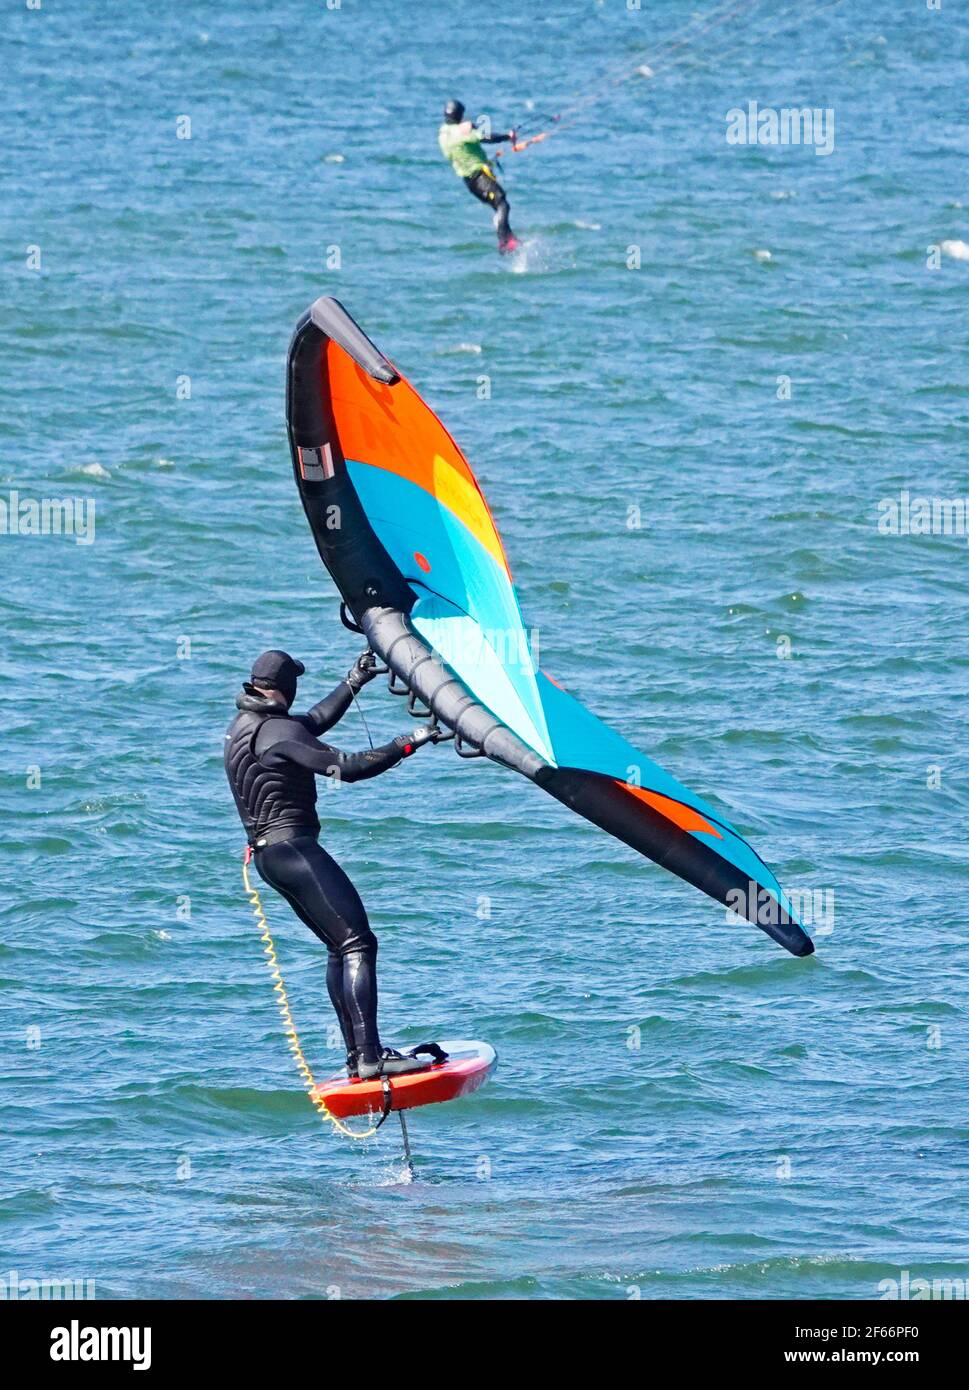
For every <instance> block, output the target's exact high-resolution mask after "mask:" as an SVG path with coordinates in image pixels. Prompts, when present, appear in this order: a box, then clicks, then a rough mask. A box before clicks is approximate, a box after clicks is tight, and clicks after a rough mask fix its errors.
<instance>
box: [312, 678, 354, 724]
mask: <svg viewBox="0 0 969 1390" xmlns="http://www.w3.org/2000/svg"><path fill="white" fill-rule="evenodd" d="M352 700H353V691H352V690H351V688H350V682H349V681H345V680H344V681H341V682H340V684H339V685H338V686H337V687H336V689H335V690H331V691H330V693H329V695H324V696H323V699H322V700H318V701H317V702H316V704H315V705H314V706H313V708H312V709H308V710H307V711H306V713H305V714H304V715H303V718H304V719H305V720H306V722H307V724H308V725H309V727H310V730H311V732H312V733H314V734H325V733H326V731H327V729H332V728H333V725H334V724H339V722H340V720H341V719H342V718H343V716H344V715H345V714H346V712H347V710H348V709H349V708H350V704H351V701H352Z"/></svg>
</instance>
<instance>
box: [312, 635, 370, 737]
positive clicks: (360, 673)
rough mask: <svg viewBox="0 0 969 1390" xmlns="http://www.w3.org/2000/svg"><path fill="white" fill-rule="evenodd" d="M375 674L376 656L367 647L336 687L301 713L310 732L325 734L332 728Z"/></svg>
mask: <svg viewBox="0 0 969 1390" xmlns="http://www.w3.org/2000/svg"><path fill="white" fill-rule="evenodd" d="M376 674H377V658H376V657H375V656H374V654H373V652H372V651H370V650H369V648H368V650H367V651H365V652H361V654H360V655H359V656H358V657H357V659H356V661H355V662H354V663H353V665H352V666H351V667H350V669H349V671H348V672H347V674H346V677H345V679H344V680H342V681H341V682H340V684H339V685H338V686H337V687H336V689H335V690H331V691H330V693H329V695H324V697H323V699H322V700H318V701H317V703H316V704H315V705H314V706H313V708H312V709H310V710H307V711H306V713H305V714H304V715H303V718H304V720H306V722H307V724H308V726H309V730H310V732H311V733H313V734H325V733H326V731H327V729H332V728H333V725H334V724H339V722H340V720H341V719H342V718H343V716H344V715H345V714H346V712H347V710H348V709H349V708H350V703H351V701H352V700H353V697H354V695H356V693H357V691H358V690H360V689H362V687H363V686H365V685H366V684H367V683H368V682H369V681H372V680H373V678H374V676H375V675H376Z"/></svg>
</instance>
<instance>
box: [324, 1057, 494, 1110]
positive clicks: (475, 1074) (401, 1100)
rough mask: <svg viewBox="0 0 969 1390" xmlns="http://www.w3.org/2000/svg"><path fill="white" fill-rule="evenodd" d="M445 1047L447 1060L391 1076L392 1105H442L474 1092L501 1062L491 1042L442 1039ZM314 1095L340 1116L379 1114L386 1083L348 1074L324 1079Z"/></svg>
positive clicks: (409, 1107) (405, 1106)
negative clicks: (349, 1076)
mask: <svg viewBox="0 0 969 1390" xmlns="http://www.w3.org/2000/svg"><path fill="white" fill-rule="evenodd" d="M441 1047H442V1048H443V1049H444V1051H445V1052H446V1053H447V1054H448V1060H447V1061H446V1062H442V1063H440V1064H439V1065H438V1066H433V1067H429V1068H428V1069H427V1071H419V1072H412V1073H411V1074H410V1075H409V1076H392V1077H390V1078H389V1082H390V1092H391V1095H392V1097H393V1105H392V1109H394V1110H413V1109H414V1108H415V1107H416V1106H418V1105H438V1104H440V1103H441V1102H442V1101H445V1100H457V1098H458V1096H467V1095H470V1094H471V1092H472V1091H476V1090H477V1089H478V1087H479V1086H483V1085H484V1083H485V1082H486V1081H487V1080H488V1077H489V1076H490V1075H491V1073H492V1072H493V1071H494V1069H495V1067H496V1066H497V1065H498V1058H497V1056H496V1054H495V1050H494V1048H493V1047H489V1045H488V1044H487V1043H482V1042H465V1041H463V1040H462V1041H459V1042H442V1043H441ZM313 1096H314V1098H316V1099H317V1100H322V1101H323V1103H324V1105H325V1106H326V1108H327V1110H329V1112H330V1114H331V1115H335V1116H336V1118H337V1119H338V1120H345V1119H348V1118H349V1117H350V1116H352V1115H367V1114H378V1115H379V1114H380V1112H381V1110H382V1109H383V1105H384V1091H383V1086H382V1085H381V1083H380V1082H379V1081H357V1080H353V1081H351V1080H349V1079H348V1078H347V1077H346V1076H337V1077H334V1078H333V1079H332V1080H331V1081H321V1082H320V1084H319V1085H318V1086H314V1088H313Z"/></svg>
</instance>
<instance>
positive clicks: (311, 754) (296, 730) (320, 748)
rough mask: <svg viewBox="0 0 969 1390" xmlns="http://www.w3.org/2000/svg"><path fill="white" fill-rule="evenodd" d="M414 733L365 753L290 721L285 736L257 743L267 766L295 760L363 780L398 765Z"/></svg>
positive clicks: (336, 775)
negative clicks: (345, 749)
mask: <svg viewBox="0 0 969 1390" xmlns="http://www.w3.org/2000/svg"><path fill="white" fill-rule="evenodd" d="M414 746H415V745H414V743H413V740H412V738H411V736H410V735H404V734H402V735H400V736H399V737H398V738H395V739H392V740H391V742H390V743H385V744H384V745H383V746H382V747H381V748H367V749H365V750H364V751H363V752H362V753H344V752H343V750H342V749H340V748H334V747H333V745H332V744H329V743H322V742H321V741H320V740H319V739H317V738H314V737H313V735H312V734H311V733H310V732H309V730H308V729H306V728H303V727H300V726H299V725H298V724H297V725H295V726H294V725H293V724H290V725H289V726H288V727H287V729H286V731H285V737H284V738H281V739H280V740H279V741H278V742H277V743H272V744H270V745H269V747H268V748H265V749H264V748H260V747H258V746H257V755H258V757H259V761H260V762H261V763H262V764H263V766H264V767H280V766H281V765H283V764H285V763H293V764H295V765H296V767H304V768H307V769H308V770H309V771H310V772H315V773H316V774H317V776H318V777H334V778H336V779H338V780H339V781H341V782H362V781H365V780H366V779H367V778H368V777H377V776H378V775H379V774H380V773H381V772H386V771H388V769H389V768H392V767H396V766H397V764H398V763H399V762H400V760H401V759H402V758H406V757H407V755H408V753H409V752H413V749H414Z"/></svg>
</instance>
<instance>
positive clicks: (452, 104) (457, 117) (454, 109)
mask: <svg viewBox="0 0 969 1390" xmlns="http://www.w3.org/2000/svg"><path fill="white" fill-rule="evenodd" d="M444 119H445V120H446V121H448V122H449V124H451V125H460V123H461V122H462V121H463V120H464V102H463V101H455V100H454V98H453V97H452V98H451V100H450V101H449V102H446V103H445V106H444Z"/></svg>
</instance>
